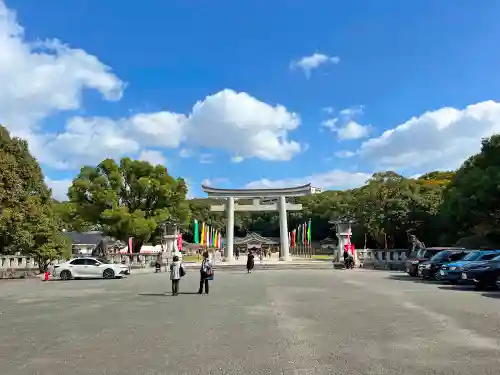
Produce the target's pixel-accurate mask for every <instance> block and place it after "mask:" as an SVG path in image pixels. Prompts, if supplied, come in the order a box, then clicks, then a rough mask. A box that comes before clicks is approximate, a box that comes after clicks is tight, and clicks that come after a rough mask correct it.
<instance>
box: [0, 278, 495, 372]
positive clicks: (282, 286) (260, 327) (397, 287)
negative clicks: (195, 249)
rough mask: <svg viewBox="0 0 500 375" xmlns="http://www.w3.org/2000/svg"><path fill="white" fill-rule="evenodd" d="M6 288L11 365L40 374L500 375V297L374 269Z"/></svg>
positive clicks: (5, 332)
mask: <svg viewBox="0 0 500 375" xmlns="http://www.w3.org/2000/svg"><path fill="white" fill-rule="evenodd" d="M197 283H198V274H197V273H196V272H195V271H190V272H189V274H188V275H187V276H186V278H185V279H183V280H182V281H181V293H182V294H181V295H179V296H177V297H171V296H169V295H165V291H167V290H169V289H170V281H169V280H168V275H167V274H144V275H132V276H131V277H130V278H128V279H124V280H88V281H84V280H82V281H68V282H63V281H54V282H41V281H38V280H28V281H6V282H2V283H0V322H1V324H0V338H1V340H0V369H1V373H2V374H6V375H20V374H22V375H27V374H40V375H42V374H43V375H45V374H51V375H53V374H71V375H80V374H142V375H146V374H169V375H174V374H204V375H206V374H249V375H250V374H280V375H283V374H286V375H288V374H397V375H401V374H412V375H417V374H430V373H432V374H464V375H465V374H467V375H470V374H482V375H483V374H485V375H486V374H499V373H500V370H499V369H500V292H477V291H474V290H473V288H472V289H471V287H460V286H458V287H453V286H448V285H441V284H439V283H435V282H421V281H419V280H418V279H412V278H410V277H408V276H407V275H406V274H404V273H401V272H387V271H371V270H362V269H357V270H347V271H346V270H274V271H260V272H259V271H256V272H254V273H252V274H246V273H245V272H243V271H241V272H240V271H220V272H218V273H217V274H216V277H215V280H214V282H213V283H212V284H211V287H212V289H211V292H210V295H209V296H205V295H203V296H200V295H197V294H196V293H195V292H196V290H197Z"/></svg>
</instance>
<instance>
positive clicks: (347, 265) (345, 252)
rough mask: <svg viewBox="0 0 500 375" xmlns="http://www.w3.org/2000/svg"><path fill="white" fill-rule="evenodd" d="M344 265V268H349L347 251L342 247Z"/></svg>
mask: <svg viewBox="0 0 500 375" xmlns="http://www.w3.org/2000/svg"><path fill="white" fill-rule="evenodd" d="M344 267H345V268H346V269H348V268H349V252H348V251H347V249H344Z"/></svg>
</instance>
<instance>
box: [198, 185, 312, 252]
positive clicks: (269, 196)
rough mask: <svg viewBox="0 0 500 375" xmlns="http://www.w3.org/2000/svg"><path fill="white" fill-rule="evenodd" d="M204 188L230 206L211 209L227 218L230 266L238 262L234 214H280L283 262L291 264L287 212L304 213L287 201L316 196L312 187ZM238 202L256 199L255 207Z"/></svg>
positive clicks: (212, 207) (300, 207) (210, 195)
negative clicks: (261, 212) (313, 194)
mask: <svg viewBox="0 0 500 375" xmlns="http://www.w3.org/2000/svg"><path fill="white" fill-rule="evenodd" d="M201 188H202V189H203V191H204V192H205V193H207V194H208V196H209V197H210V198H218V199H226V204H220V205H212V206H210V211H213V212H224V211H225V212H226V215H227V228H226V249H225V252H224V258H225V261H226V262H232V261H233V259H234V257H233V247H234V211H250V212H256V211H279V215H280V245H281V249H280V260H284V261H290V260H291V257H290V244H289V243H288V224H287V211H300V210H302V205H301V204H293V203H287V202H286V197H299V196H304V195H310V194H312V187H311V184H308V185H303V186H298V187H294V188H284V189H217V188H213V187H210V186H204V185H202V186H201ZM238 198H240V199H249V198H253V204H246V205H240V204H235V203H234V200H235V199H238ZM261 199H262V201H261ZM276 201H277V202H276Z"/></svg>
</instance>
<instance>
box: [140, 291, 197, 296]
mask: <svg viewBox="0 0 500 375" xmlns="http://www.w3.org/2000/svg"><path fill="white" fill-rule="evenodd" d="M179 294H188V295H189V294H198V292H179ZM138 296H141V297H171V296H172V293H171V292H167V293H139V294H138Z"/></svg>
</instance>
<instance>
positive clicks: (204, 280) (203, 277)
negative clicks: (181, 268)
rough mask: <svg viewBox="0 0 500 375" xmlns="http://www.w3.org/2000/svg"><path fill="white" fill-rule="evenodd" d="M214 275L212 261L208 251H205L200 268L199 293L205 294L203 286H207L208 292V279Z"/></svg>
mask: <svg viewBox="0 0 500 375" xmlns="http://www.w3.org/2000/svg"><path fill="white" fill-rule="evenodd" d="M212 275H213V269H212V262H211V261H210V259H209V256H208V251H205V252H204V253H203V260H202V262H201V268H200V289H198V294H203V286H205V293H206V294H208V292H209V288H208V280H209V279H210V278H211V277H212Z"/></svg>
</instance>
